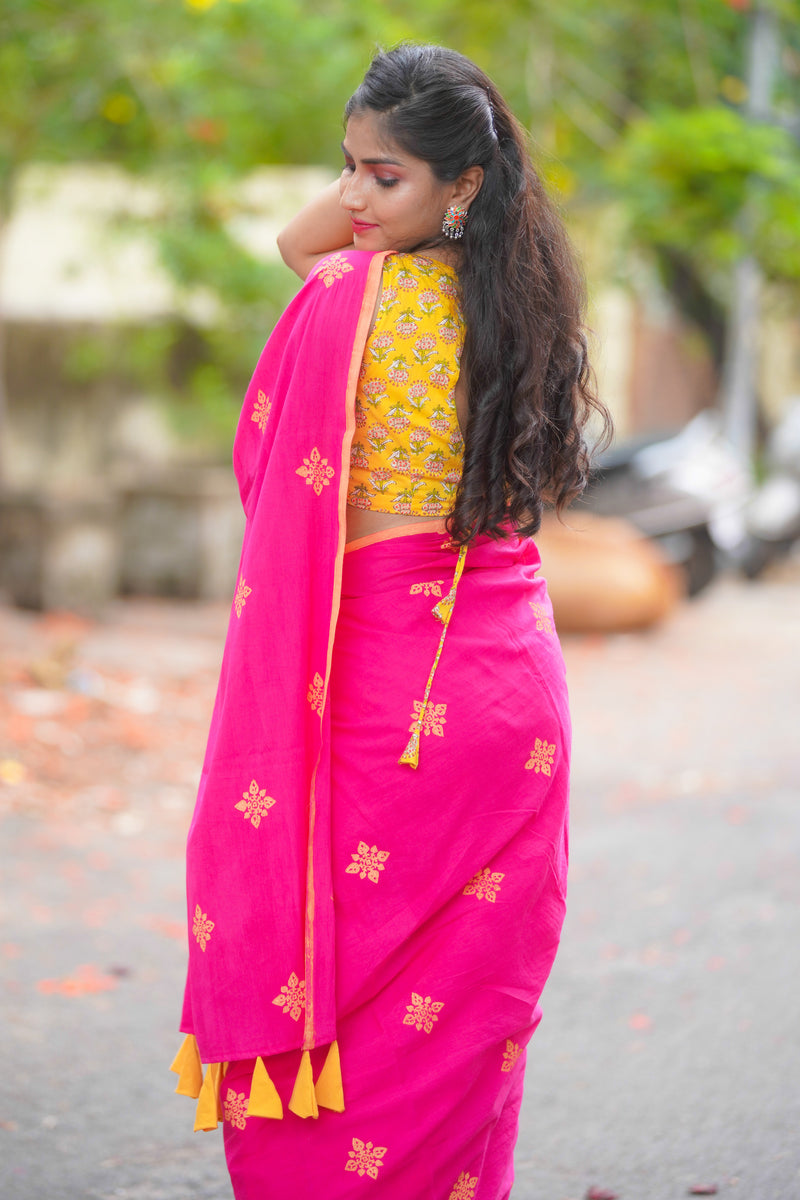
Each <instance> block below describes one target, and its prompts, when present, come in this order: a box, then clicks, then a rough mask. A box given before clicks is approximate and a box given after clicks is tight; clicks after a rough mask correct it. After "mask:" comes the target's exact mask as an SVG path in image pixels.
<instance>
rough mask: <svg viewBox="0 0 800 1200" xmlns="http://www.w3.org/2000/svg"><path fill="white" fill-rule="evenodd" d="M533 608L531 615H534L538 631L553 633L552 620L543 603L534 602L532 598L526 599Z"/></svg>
mask: <svg viewBox="0 0 800 1200" xmlns="http://www.w3.org/2000/svg"><path fill="white" fill-rule="evenodd" d="M528 604H530V606H531V608H532V609H533V615H534V616H535V617H536V628H537V630H538V631H539V633H555V628H554V627H553V620H552V617H551V616H550V613H549V612H548V611H547V609H546V608H545V606H544V605H543V604H534V603H533V601H532V600H529V601H528Z"/></svg>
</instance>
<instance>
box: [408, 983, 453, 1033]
mask: <svg viewBox="0 0 800 1200" xmlns="http://www.w3.org/2000/svg"><path fill="white" fill-rule="evenodd" d="M443 1008H444V1001H443V1000H431V998H430V996H425V997H424V998H423V997H422V996H420V995H419V994H418V993H417V992H412V993H411V1003H410V1004H407V1005H406V1015H405V1016H404V1017H403V1024H404V1025H415V1026H416V1028H417V1030H418V1031H419V1032H421V1031H422V1030H423V1029H424V1030H425V1032H426V1033H431V1032H432V1031H433V1026H434V1024H435V1022H436V1021H438V1020H439V1018H438V1016H437V1015H436V1014H437V1013H440V1012H441V1011H442V1009H443Z"/></svg>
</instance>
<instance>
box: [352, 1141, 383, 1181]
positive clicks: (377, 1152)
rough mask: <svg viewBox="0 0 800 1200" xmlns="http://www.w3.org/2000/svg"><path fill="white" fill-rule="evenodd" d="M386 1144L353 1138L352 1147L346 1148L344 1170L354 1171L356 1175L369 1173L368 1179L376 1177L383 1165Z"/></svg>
mask: <svg viewBox="0 0 800 1200" xmlns="http://www.w3.org/2000/svg"><path fill="white" fill-rule="evenodd" d="M387 1150H388V1146H375V1145H373V1144H372V1142H362V1141H361V1138H357V1137H354V1138H353V1149H352V1150H348V1152H347V1153H348V1156H349V1157H348V1160H347V1162H346V1163H345V1166H344V1169H345V1171H355V1172H356V1174H357V1175H360V1176H364V1175H369V1177H370V1179H377V1178H378V1171H379V1170H380V1168H381V1167H382V1166H383V1156H384V1154H385V1153H386V1151H387Z"/></svg>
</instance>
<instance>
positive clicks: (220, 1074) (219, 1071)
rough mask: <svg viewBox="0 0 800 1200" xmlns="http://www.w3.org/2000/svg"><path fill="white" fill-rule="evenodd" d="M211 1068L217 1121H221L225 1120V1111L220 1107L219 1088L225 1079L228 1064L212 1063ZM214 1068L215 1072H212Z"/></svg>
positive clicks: (220, 1095) (220, 1094) (220, 1096)
mask: <svg viewBox="0 0 800 1200" xmlns="http://www.w3.org/2000/svg"><path fill="white" fill-rule="evenodd" d="M211 1066H212V1072H211V1074H212V1077H213V1079H214V1092H215V1094H216V1097H217V1120H218V1121H222V1120H224V1119H225V1111H224V1109H223V1107H222V1093H221V1088H222V1081H223V1079H224V1078H225V1072H226V1071H227V1070H228V1064H227V1063H212V1064H211ZM215 1067H216V1070H213V1068H215Z"/></svg>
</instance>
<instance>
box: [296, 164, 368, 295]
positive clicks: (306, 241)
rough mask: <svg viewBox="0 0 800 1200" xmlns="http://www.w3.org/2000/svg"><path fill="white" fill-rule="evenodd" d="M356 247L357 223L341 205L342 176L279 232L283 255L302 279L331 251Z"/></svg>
mask: <svg viewBox="0 0 800 1200" xmlns="http://www.w3.org/2000/svg"><path fill="white" fill-rule="evenodd" d="M352 248H353V226H352V224H351V223H350V217H349V216H348V214H347V213H346V212H345V211H344V209H343V208H342V207H341V205H340V204H339V181H338V179H337V180H336V182H335V183H332V184H330V185H329V186H328V187H326V188H325V190H324V191H323V192H321V193H320V195H319V196H315V198H314V199H313V200H312V201H310V203H308V204H306V206H305V207H304V208H301V209H300V212H299V213H298V214H297V216H296V217H294V218H293V219H292V220H291V221H290V222H289V224H288V225H287V226H286V228H285V229H284V230H282V232H281V233H279V234H278V249H279V251H280V253H281V258H282V259H283V261H284V262H285V263H286V265H287V267H291V268H292V270H293V271H294V272H295V274H297V275H299V276H300V278H301V279H305V278H306V277H307V276H308V273H309V271H310V270H311V268H312V267H313V266H315V265H316V263H318V262H319V260H320V259H321V258H325V256H326V255H327V254H332V253H333V252H334V251H335V250H348V249H349V250H352Z"/></svg>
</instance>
